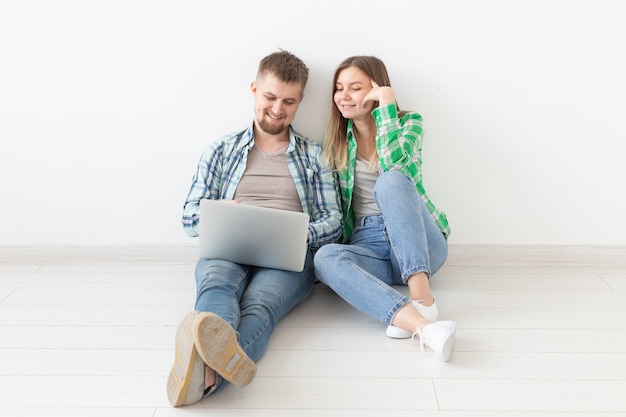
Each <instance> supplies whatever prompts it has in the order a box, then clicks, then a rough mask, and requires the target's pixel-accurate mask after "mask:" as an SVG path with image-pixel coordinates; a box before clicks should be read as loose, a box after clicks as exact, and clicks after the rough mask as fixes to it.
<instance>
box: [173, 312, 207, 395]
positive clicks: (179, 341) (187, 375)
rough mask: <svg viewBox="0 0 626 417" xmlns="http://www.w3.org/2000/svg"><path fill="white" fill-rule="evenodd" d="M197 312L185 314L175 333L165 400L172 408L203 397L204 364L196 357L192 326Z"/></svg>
mask: <svg viewBox="0 0 626 417" xmlns="http://www.w3.org/2000/svg"><path fill="white" fill-rule="evenodd" d="M198 314H199V312H197V311H192V312H191V313H189V314H187V315H186V316H185V317H184V318H183V320H182V321H181V323H180V325H179V326H178V330H177V331H176V345H175V349H176V352H175V355H176V356H175V358H174V365H173V366H172V370H171V371H170V375H169V377H168V378H167V399H168V400H169V402H170V404H171V405H172V407H179V406H181V405H190V404H194V403H197V402H198V401H200V400H201V399H202V396H203V395H204V362H202V358H200V356H198V351H197V350H196V346H195V343H194V338H193V324H194V321H195V320H196V318H197V317H198Z"/></svg>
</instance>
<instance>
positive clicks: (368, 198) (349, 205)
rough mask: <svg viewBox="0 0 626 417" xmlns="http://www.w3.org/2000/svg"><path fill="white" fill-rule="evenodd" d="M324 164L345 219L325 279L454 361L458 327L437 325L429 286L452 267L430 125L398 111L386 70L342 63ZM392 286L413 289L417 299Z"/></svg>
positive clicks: (363, 62)
mask: <svg viewBox="0 0 626 417" xmlns="http://www.w3.org/2000/svg"><path fill="white" fill-rule="evenodd" d="M333 83H334V88H333V102H334V106H332V109H331V115H330V120H329V124H328V128H327V132H326V140H325V150H324V152H325V156H326V158H327V160H328V162H329V163H330V164H331V165H332V167H333V168H334V169H335V170H336V172H337V175H338V177H339V183H340V186H341V197H342V206H343V212H344V232H343V243H342V244H328V245H326V246H323V247H322V248H320V250H319V251H318V252H317V254H316V256H315V259H314V262H315V271H316V274H317V277H318V278H319V280H320V281H321V282H323V283H325V284H326V285H328V286H329V287H330V288H332V289H333V291H335V292H336V293H337V294H338V295H339V296H341V297H342V298H343V299H344V300H346V301H347V302H349V303H350V304H351V305H352V306H354V307H355V308H357V309H359V310H360V311H362V312H364V313H366V314H368V315H370V316H372V317H374V318H377V319H378V320H380V321H381V322H383V323H386V324H387V325H388V327H387V335H388V336H389V337H394V338H409V337H411V339H413V338H414V337H416V336H418V337H419V338H420V344H421V347H422V350H428V351H432V352H433V353H434V355H435V357H437V358H438V359H440V360H442V361H448V360H449V359H450V356H451V354H452V347H453V345H454V336H455V331H456V323H455V322H453V321H436V320H437V306H436V304H435V299H434V297H433V295H432V293H431V290H430V285H429V278H430V276H432V275H433V274H434V273H435V272H436V271H437V270H438V269H439V268H440V267H441V266H442V265H443V263H444V262H445V260H446V258H447V255H448V244H447V237H448V235H449V233H450V228H449V226H448V221H447V219H446V216H445V214H444V213H442V212H441V211H439V210H438V209H437V208H436V207H435V205H434V204H433V203H432V202H431V201H430V199H429V198H428V196H427V195H426V192H425V190H424V186H423V184H422V173H421V165H422V159H421V156H422V155H421V152H422V149H421V148H422V147H421V145H422V136H423V131H422V117H421V116H420V115H419V114H418V113H415V112H405V111H400V109H399V108H398V105H397V103H396V100H395V95H394V91H393V89H392V88H391V84H390V82H389V76H388V73H387V69H386V67H385V64H384V63H383V62H382V61H381V60H380V59H378V58H376V57H373V56H353V57H350V58H348V59H346V60H344V61H343V62H342V63H341V64H340V65H339V67H338V68H337V70H336V71H335V76H334V80H333ZM392 285H407V286H408V290H409V297H407V296H405V295H403V294H402V293H400V292H398V291H397V290H396V289H394V288H393V287H392Z"/></svg>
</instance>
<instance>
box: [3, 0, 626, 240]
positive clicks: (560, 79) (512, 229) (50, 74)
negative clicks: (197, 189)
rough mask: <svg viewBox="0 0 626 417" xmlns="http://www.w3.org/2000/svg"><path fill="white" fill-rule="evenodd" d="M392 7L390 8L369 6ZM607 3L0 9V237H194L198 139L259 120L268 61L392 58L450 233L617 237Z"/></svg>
mask: <svg viewBox="0 0 626 417" xmlns="http://www.w3.org/2000/svg"><path fill="white" fill-rule="evenodd" d="M382 4H385V6H381V5H382ZM621 9H622V6H621V5H620V2H614V1H565V0H563V1H549V0H544V1H507V2H504V1H497V0H482V1H463V0H458V1H437V0H432V1H415V0H405V1H401V0H396V1H394V0H387V1H386V2H380V1H370V0H346V1H340V0H334V1H331V0H315V1H310V2H306V3H305V2H298V1H291V2H286V1H284V0H280V1H278V0H265V1H263V0H261V1H259V0H257V1H253V0H251V1H245V0H231V1H228V2H217V3H215V2H209V1H204V0H195V1H181V0H163V1H150V0H145V1H137V0H102V1H88V0H74V1H72V0H55V1H49V0H4V1H2V2H1V3H0V60H1V62H0V181H1V182H0V185H1V191H2V193H1V195H2V197H1V199H2V202H1V203H0V245H35V244H86V245H108V244H116V245H125V244H128V245H132V244H164V245H176V244H182V245H188V244H194V241H193V240H192V239H190V238H188V237H187V236H186V235H185V234H184V233H183V231H182V228H181V226H180V217H181V213H182V204H183V201H184V198H185V196H186V194H187V191H188V187H189V185H190V182H191V177H192V175H193V172H194V169H195V165H196V163H197V160H198V158H199V156H200V153H201V151H202V150H203V148H204V146H205V144H206V143H207V141H209V140H211V139H213V138H215V137H217V136H221V135H222V134H225V133H228V132H231V131H233V130H236V129H240V128H243V127H245V126H246V125H247V124H248V123H249V122H250V121H251V120H252V106H253V102H252V97H251V95H250V93H249V85H250V82H251V81H252V80H253V78H254V76H255V72H256V66H257V63H258V61H259V59H260V58H261V57H263V56H264V55H266V54H268V53H270V52H273V51H275V50H276V49H278V48H283V49H287V50H290V51H292V52H294V53H296V54H297V55H299V56H300V57H301V58H303V59H304V60H305V62H306V63H307V64H308V65H309V67H310V68H311V78H310V83H309V85H308V87H307V97H306V99H305V101H304V103H303V104H302V105H301V108H300V111H299V115H298V117H297V119H296V123H295V126H296V128H298V130H300V131H301V132H303V133H305V134H307V135H309V136H310V137H312V138H314V139H316V140H319V139H320V138H321V136H322V134H323V130H324V126H325V123H326V120H327V114H328V109H329V103H330V96H329V93H330V87H331V86H330V82H331V80H332V74H333V71H334V68H335V66H336V65H337V64H338V63H339V62H340V61H341V60H342V59H343V58H345V57H347V56H349V55H354V54H372V55H377V56H379V57H380V58H382V59H383V60H384V61H385V62H386V63H387V65H388V68H389V71H390V73H391V77H392V83H393V85H394V87H395V88H396V91H397V96H398V101H399V103H400V106H401V107H402V108H405V109H412V110H417V111H419V112H421V113H422V114H423V116H424V119H425V127H426V134H427V136H426V139H425V155H424V156H425V162H424V170H425V171H424V174H425V184H426V188H427V190H428V192H429V194H430V195H431V197H432V198H433V200H434V201H435V202H436V203H437V204H438V205H439V206H440V207H441V208H442V209H444V211H446V213H447V214H448V217H449V219H450V222H451V225H452V236H451V243H456V244H481V243H486V244H626V216H625V215H624V214H626V196H625V193H624V188H625V187H624V185H623V181H624V179H626V167H625V166H626V164H624V163H623V153H624V150H625V148H626V147H625V145H624V143H625V139H626V128H625V127H624V122H623V117H624V114H625V113H626V106H625V104H624V103H625V97H626V82H625V81H624V80H625V75H624V74H626V63H625V61H624V45H623V43H624V42H623V40H624V39H626V27H625V26H624V25H623V18H624V13H623V12H621Z"/></svg>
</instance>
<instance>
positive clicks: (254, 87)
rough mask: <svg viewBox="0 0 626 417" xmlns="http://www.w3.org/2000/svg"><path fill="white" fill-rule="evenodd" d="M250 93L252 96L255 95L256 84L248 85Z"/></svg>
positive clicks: (253, 82)
mask: <svg viewBox="0 0 626 417" xmlns="http://www.w3.org/2000/svg"><path fill="white" fill-rule="evenodd" d="M250 91H251V92H252V95H254V94H256V82H255V81H252V82H251V83H250Z"/></svg>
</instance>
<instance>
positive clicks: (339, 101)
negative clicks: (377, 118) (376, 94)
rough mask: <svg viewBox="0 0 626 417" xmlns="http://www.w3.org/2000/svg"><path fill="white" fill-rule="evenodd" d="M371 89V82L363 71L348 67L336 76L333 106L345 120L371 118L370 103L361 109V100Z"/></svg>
mask: <svg viewBox="0 0 626 417" xmlns="http://www.w3.org/2000/svg"><path fill="white" fill-rule="evenodd" d="M371 89H372V82H371V79H370V77H368V76H367V75H366V74H365V73H364V72H363V71H361V70H360V69H358V68H357V67H348V68H345V69H343V70H341V72H339V75H338V76H337V83H336V84H335V93H334V95H333V99H334V101H335V105H336V106H337V108H338V109H339V111H340V112H341V114H342V115H343V117H345V118H346V119H359V118H363V117H371V115H370V113H371V110H372V106H373V104H372V102H371V101H369V102H367V103H366V104H365V106H364V107H362V103H363V98H364V97H365V95H366V94H367V93H369V92H370V91H371Z"/></svg>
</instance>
